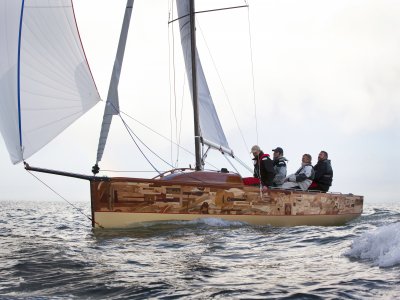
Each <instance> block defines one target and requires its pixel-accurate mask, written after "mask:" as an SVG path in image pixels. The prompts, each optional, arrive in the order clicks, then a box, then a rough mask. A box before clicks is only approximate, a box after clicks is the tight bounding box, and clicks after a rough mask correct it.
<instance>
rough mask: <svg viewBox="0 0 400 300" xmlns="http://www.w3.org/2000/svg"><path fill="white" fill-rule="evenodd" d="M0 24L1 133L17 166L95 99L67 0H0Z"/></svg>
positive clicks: (66, 125)
mask: <svg viewBox="0 0 400 300" xmlns="http://www.w3.org/2000/svg"><path fill="white" fill-rule="evenodd" d="M0 23H1V25H0V98H1V101H0V130H1V133H2V135H3V138H4V140H5V143H6V146H7V149H8V152H9V154H10V158H11V160H12V162H13V163H18V162H20V161H22V160H24V159H26V158H28V157H30V156H31V155H32V154H34V153H35V152H37V151H38V150H39V149H41V148H42V147H43V146H44V145H46V144H47V143H48V142H49V141H51V140H52V139H53V138H54V137H56V136H57V135H58V134H59V133H60V132H62V131H63V130H64V129H66V128H67V127H68V126H69V125H70V124H72V123H73V122H74V121H76V120H77V119H78V118H79V117H80V116H82V115H83V114H84V113H85V112H87V111H88V110H89V109H90V108H92V107H93V106H94V105H95V104H96V103H97V102H98V101H99V100H100V96H99V93H98V91H97V88H96V85H95V83H94V80H93V77H92V74H91V72H90V69H89V66H88V62H87V60H86V57H85V53H84V50H83V47H82V44H81V40H80V37H79V33H78V29H77V25H76V21H75V16H74V11H73V5H72V1H71V0H52V1H48V0H25V1H24V0H20V1H18V0H1V1H0Z"/></svg>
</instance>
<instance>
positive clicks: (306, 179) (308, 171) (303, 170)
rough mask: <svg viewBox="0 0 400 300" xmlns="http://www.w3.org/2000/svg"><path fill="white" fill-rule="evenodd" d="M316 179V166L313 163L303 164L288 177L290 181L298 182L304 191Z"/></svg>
mask: <svg viewBox="0 0 400 300" xmlns="http://www.w3.org/2000/svg"><path fill="white" fill-rule="evenodd" d="M313 179H314V168H313V166H312V165H311V164H306V165H302V166H301V167H300V168H299V169H298V170H297V171H296V173H294V174H292V175H290V176H289V177H288V181H289V182H296V184H297V185H298V186H299V188H301V189H302V190H303V191H305V190H307V189H308V187H309V186H310V185H311V183H312V180H313Z"/></svg>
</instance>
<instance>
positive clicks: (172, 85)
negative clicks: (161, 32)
mask: <svg viewBox="0 0 400 300" xmlns="http://www.w3.org/2000/svg"><path fill="white" fill-rule="evenodd" d="M173 3H174V2H173V1H170V4H169V11H168V20H171V18H172V17H173V9H174V5H173ZM168 27H169V22H168ZM168 29H169V28H168ZM170 32H172V34H170ZM171 36H172V46H171V40H170V38H171ZM171 48H172V53H171ZM171 56H172V63H171ZM168 65H169V72H168V78H169V86H170V93H169V95H170V97H169V116H170V118H169V121H170V135H171V139H170V140H171V147H170V148H171V164H173V160H174V159H173V142H172V141H173V126H172V101H173V100H174V111H175V114H174V115H175V137H176V139H177V140H178V124H177V122H178V117H177V112H176V108H177V101H176V76H175V74H176V72H175V35H174V32H173V28H172V31H170V30H168ZM171 65H172V66H171ZM171 69H172V70H173V71H172V77H173V78H172V80H171ZM171 81H172V82H171ZM171 98H173V99H171ZM177 152H178V153H179V148H178V149H177Z"/></svg>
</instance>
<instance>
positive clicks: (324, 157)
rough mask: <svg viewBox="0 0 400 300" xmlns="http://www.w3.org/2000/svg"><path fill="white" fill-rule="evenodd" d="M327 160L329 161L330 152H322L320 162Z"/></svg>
mask: <svg viewBox="0 0 400 300" xmlns="http://www.w3.org/2000/svg"><path fill="white" fill-rule="evenodd" d="M325 159H328V152H326V151H321V152H320V153H319V154H318V161H321V160H325Z"/></svg>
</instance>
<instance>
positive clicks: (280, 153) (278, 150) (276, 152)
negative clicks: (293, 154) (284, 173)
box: [272, 147, 283, 159]
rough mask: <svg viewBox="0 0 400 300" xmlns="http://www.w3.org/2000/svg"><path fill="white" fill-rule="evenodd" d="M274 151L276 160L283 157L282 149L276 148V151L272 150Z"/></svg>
mask: <svg viewBox="0 0 400 300" xmlns="http://www.w3.org/2000/svg"><path fill="white" fill-rule="evenodd" d="M272 151H274V159H277V158H279V157H281V156H283V149H282V148H281V147H276V148H275V149H272Z"/></svg>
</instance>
